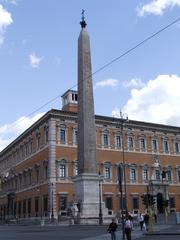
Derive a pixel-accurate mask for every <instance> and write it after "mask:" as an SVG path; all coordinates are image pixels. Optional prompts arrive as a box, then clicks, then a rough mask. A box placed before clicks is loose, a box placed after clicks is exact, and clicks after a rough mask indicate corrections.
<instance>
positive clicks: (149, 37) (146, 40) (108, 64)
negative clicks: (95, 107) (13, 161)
mask: <svg viewBox="0 0 180 240" xmlns="http://www.w3.org/2000/svg"><path fill="white" fill-rule="evenodd" d="M179 21H180V18H177V19H175V20H174V21H172V22H171V23H169V24H168V25H166V26H165V27H163V28H161V29H160V30H158V31H157V32H155V33H153V34H152V35H150V36H148V37H147V38H145V39H144V40H143V41H141V42H140V43H138V44H136V45H135V46H133V47H132V48H130V49H128V50H127V51H125V52H124V53H122V54H121V55H119V56H118V57H116V58H114V59H112V60H111V61H109V62H107V63H106V64H104V65H103V66H102V67H100V68H98V69H97V70H96V71H94V72H93V73H92V74H91V75H89V76H88V77H87V78H90V77H92V76H94V75H95V74H97V73H99V72H100V71H102V70H103V69H105V68H107V67H109V66H110V65H112V64H113V63H114V62H116V61H118V60H119V59H121V58H122V57H124V56H126V55H127V54H129V53H130V52H132V51H134V50H135V49H136V48H138V47H140V46H141V45H143V44H144V43H146V42H148V41H149V40H151V39H152V38H154V37H155V36H157V35H158V34H160V33H161V32H163V31H165V30H166V29H168V28H169V27H171V26H172V25H174V24H175V23H177V22H179ZM84 80H85V79H84ZM75 87H77V84H74V85H73V86H72V87H71V88H69V90H72V89H74V88H75ZM61 95H62V94H59V95H57V96H56V97H54V98H52V99H50V100H49V101H48V102H46V103H45V104H43V105H42V106H40V107H39V108H37V109H36V110H34V111H33V112H31V113H29V114H28V115H26V116H25V117H23V118H21V119H20V120H19V121H18V122H16V123H15V124H13V125H11V126H10V127H9V128H8V129H10V128H12V127H14V126H16V125H17V124H19V122H21V121H24V120H25V119H26V118H28V117H30V116H32V115H33V114H35V113H36V112H38V111H39V110H41V109H42V108H44V107H46V106H47V105H49V104H50V103H52V102H54V101H55V100H57V99H58V98H59V97H60V96H61Z"/></svg>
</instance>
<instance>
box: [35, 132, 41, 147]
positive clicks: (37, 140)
mask: <svg viewBox="0 0 180 240" xmlns="http://www.w3.org/2000/svg"><path fill="white" fill-rule="evenodd" d="M36 148H37V149H39V148H40V135H39V134H38V135H37V136H36Z"/></svg>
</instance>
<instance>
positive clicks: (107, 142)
mask: <svg viewBox="0 0 180 240" xmlns="http://www.w3.org/2000/svg"><path fill="white" fill-rule="evenodd" d="M108 145H109V138H108V134H107V133H104V134H103V146H104V147H108Z"/></svg>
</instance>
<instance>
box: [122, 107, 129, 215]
mask: <svg viewBox="0 0 180 240" xmlns="http://www.w3.org/2000/svg"><path fill="white" fill-rule="evenodd" d="M120 119H121V135H122V161H123V175H124V196H125V210H126V216H127V214H128V207H127V191H126V167H125V153H124V134H123V128H124V123H125V122H128V121H129V120H128V115H127V113H123V112H121V111H120Z"/></svg>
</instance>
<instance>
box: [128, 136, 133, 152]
mask: <svg viewBox="0 0 180 240" xmlns="http://www.w3.org/2000/svg"><path fill="white" fill-rule="evenodd" d="M128 150H133V138H132V137H131V136H129V137H128Z"/></svg>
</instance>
